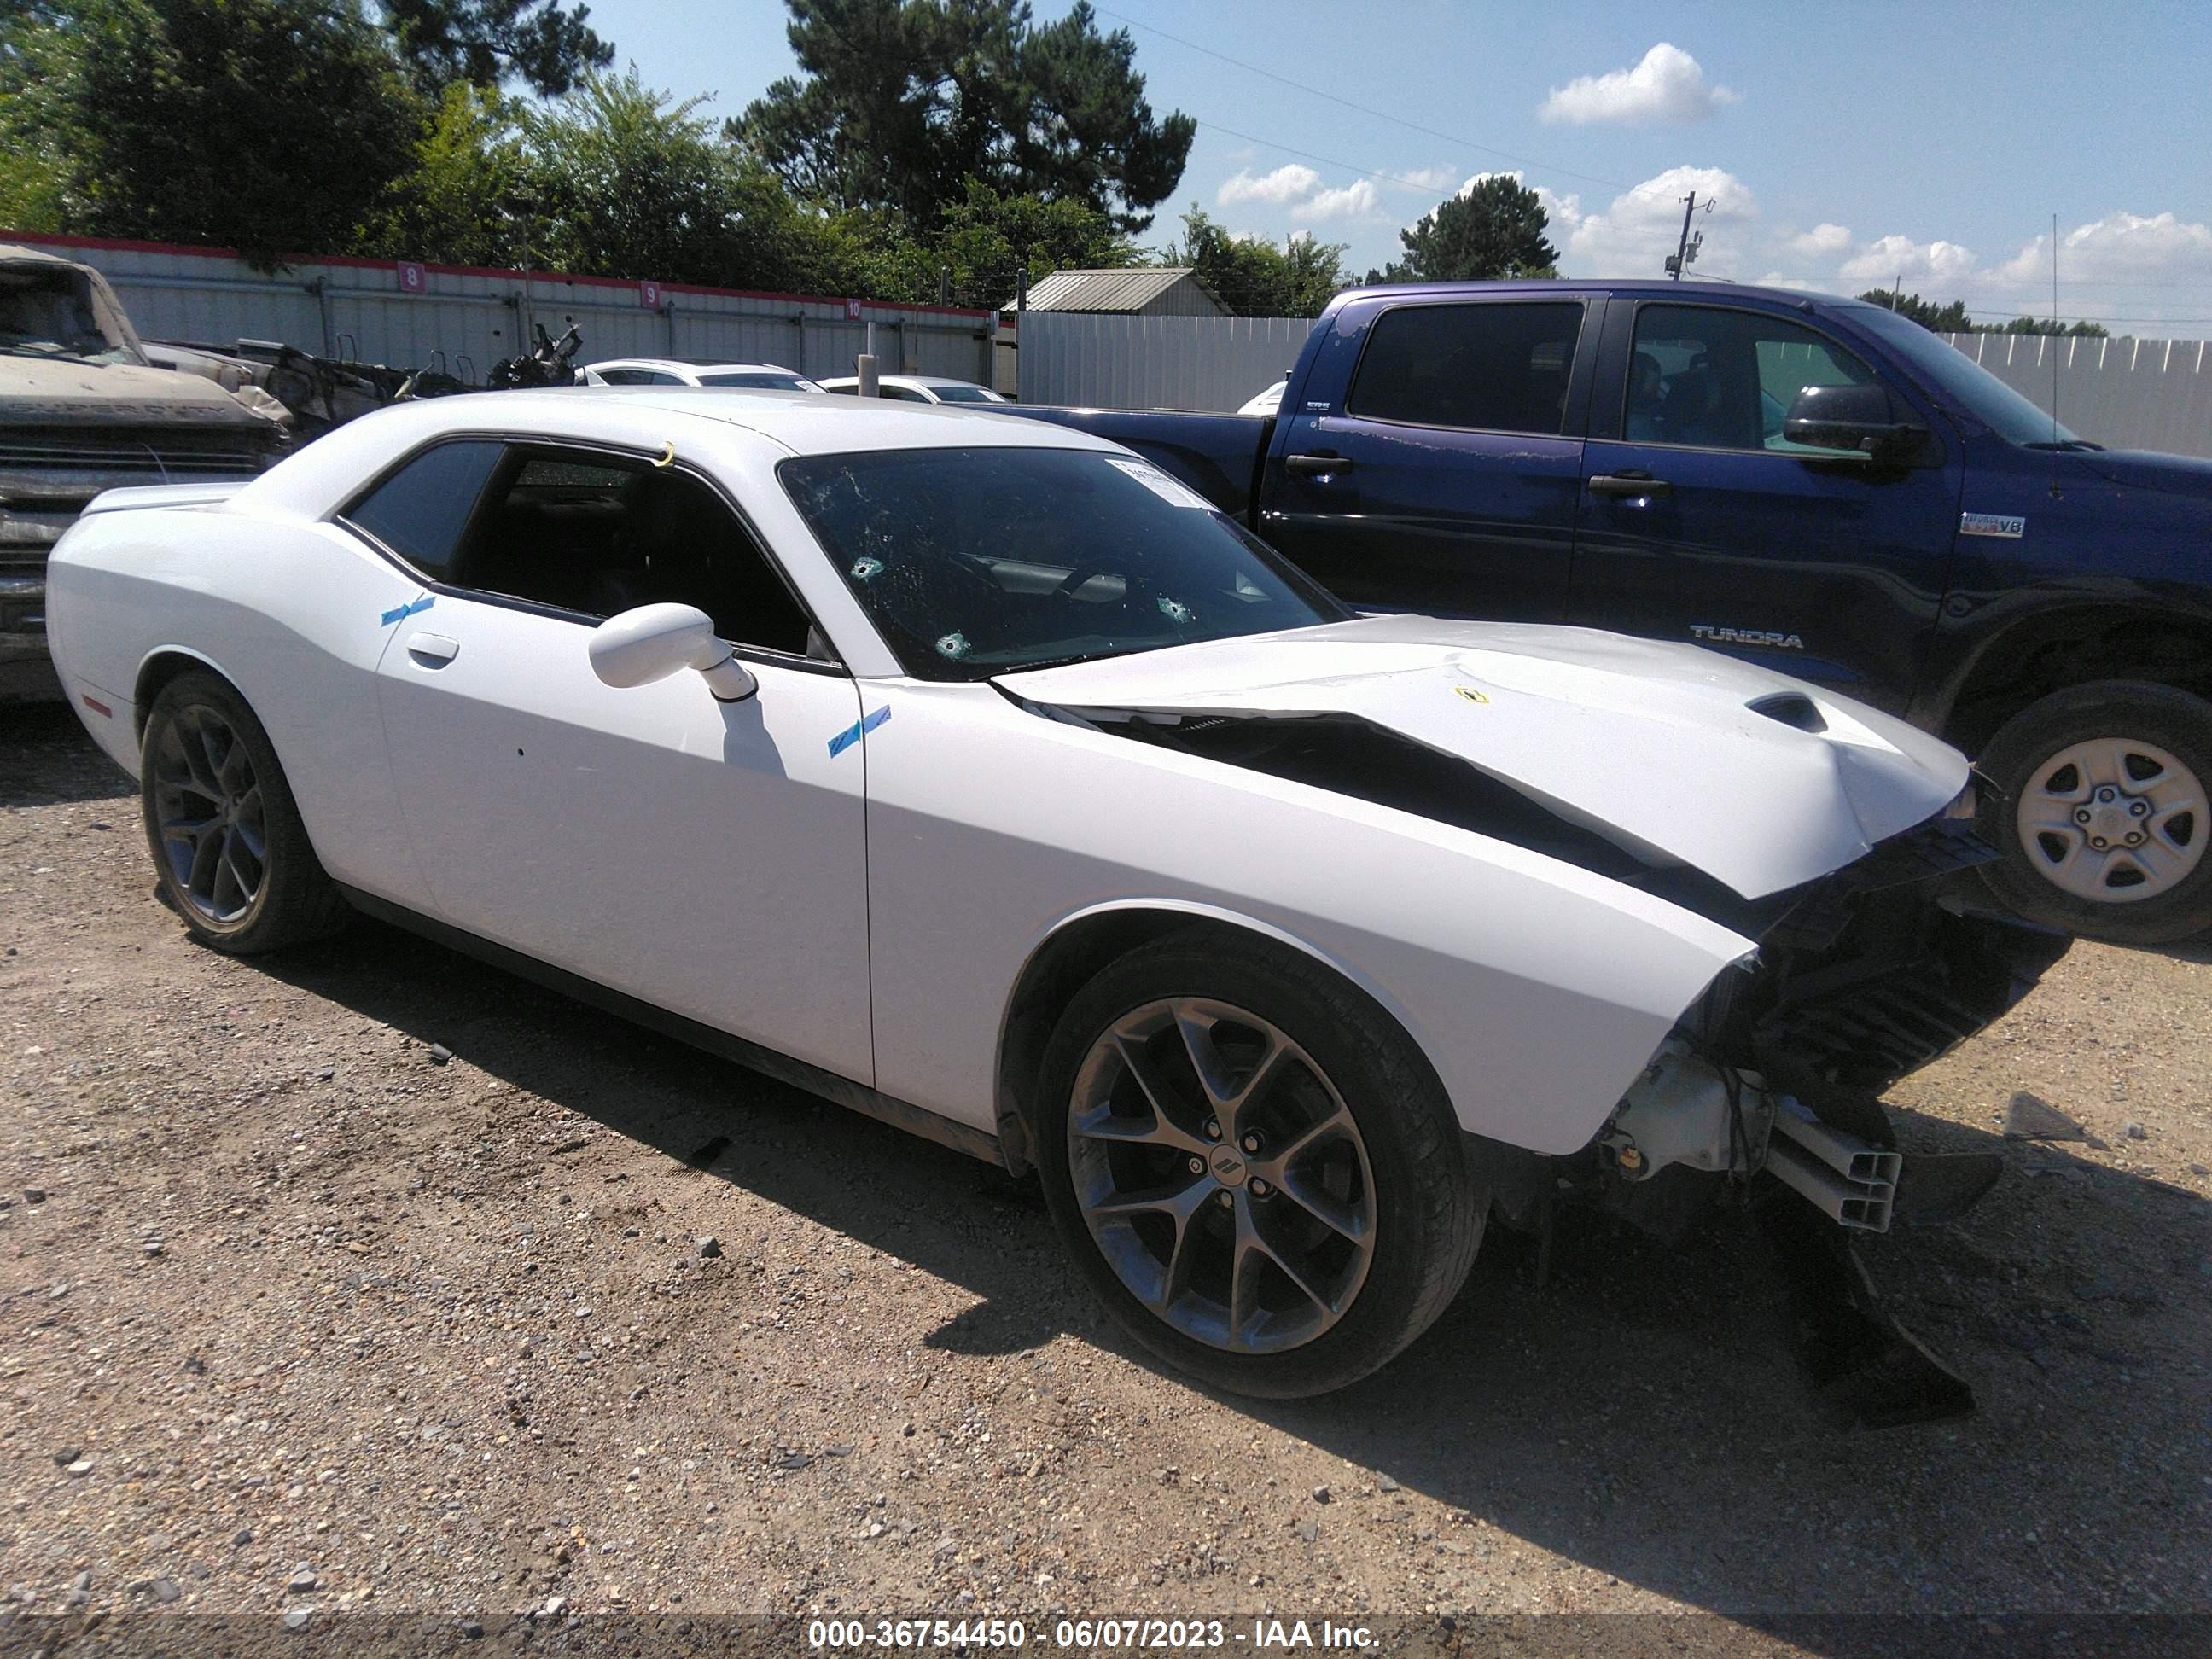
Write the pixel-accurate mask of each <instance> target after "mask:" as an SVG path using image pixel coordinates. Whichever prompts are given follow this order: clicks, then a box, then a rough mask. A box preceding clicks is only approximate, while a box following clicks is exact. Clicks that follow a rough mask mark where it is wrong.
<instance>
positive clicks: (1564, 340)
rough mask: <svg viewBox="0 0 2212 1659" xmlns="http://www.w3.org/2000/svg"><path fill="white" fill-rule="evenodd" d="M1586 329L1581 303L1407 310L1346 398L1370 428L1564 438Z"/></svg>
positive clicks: (1382, 320)
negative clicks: (1382, 424) (1392, 424)
mask: <svg viewBox="0 0 2212 1659" xmlns="http://www.w3.org/2000/svg"><path fill="white" fill-rule="evenodd" d="M1582 326H1583V307H1582V306H1581V305H1580V304H1579V303H1570V304H1554V303H1551V302H1548V301H1547V302H1543V303H1540V304H1526V303H1516V302H1511V301H1492V302H1491V303H1489V304H1485V305H1462V306H1401V307H1398V308H1397V309H1396V310H1395V311H1386V312H1384V313H1383V315H1382V316H1381V317H1379V318H1377V319H1376V321H1375V323H1374V325H1373V326H1372V327H1371V328H1370V331H1369V334H1368V341H1367V349H1366V352H1365V354H1364V356H1362V357H1361V358H1360V360H1359V372H1358V375H1357V377H1356V378H1355V379H1354V380H1353V381H1352V395H1351V396H1350V397H1349V398H1346V402H1345V408H1346V412H1347V413H1348V414H1351V415H1353V416H1358V417H1359V418H1361V419H1363V420H1370V421H1403V422H1407V423H1408V424H1411V425H1413V426H1443V427H1456V428H1463V429H1468V430H1474V431H1480V432H1528V433H1535V434H1554V435H1555V434H1557V433H1558V432H1559V431H1560V430H1561V428H1563V427H1564V426H1565V418H1566V405H1567V376H1568V373H1569V371H1570V370H1571V369H1572V368H1573V367H1574V362H1575V342H1576V341H1577V338H1579V337H1580V336H1581V333H1582Z"/></svg>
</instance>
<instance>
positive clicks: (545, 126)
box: [516, 68, 745, 283]
mask: <svg viewBox="0 0 2212 1659" xmlns="http://www.w3.org/2000/svg"><path fill="white" fill-rule="evenodd" d="M704 101H705V100H703V99H701V98H690V99H686V100H684V101H682V102H680V103H678V102H674V101H672V100H671V99H670V97H669V95H668V94H665V93H663V92H656V91H654V90H653V88H649V87H647V86H646V85H644V83H643V82H641V81H640V80H639V79H638V76H637V70H635V68H632V69H631V70H629V71H628V72H627V73H625V74H623V75H619V76H615V75H607V74H603V73H600V72H599V71H597V70H592V71H588V72H586V75H585V76H584V77H583V79H582V80H581V81H580V82H578V83H577V86H576V88H575V90H574V91H573V92H571V93H570V94H568V96H566V97H565V98H562V99H559V100H555V101H553V102H551V103H548V104H544V105H538V106H526V107H524V108H523V109H522V110H521V111H520V131H521V137H522V147H523V155H522V160H521V165H520V169H519V177H518V179H517V191H516V203H517V209H518V211H519V213H520V218H521V221H522V240H523V245H524V250H525V252H526V255H527V257H528V258H529V259H530V260H531V261H532V263H535V264H541V265H544V266H546V267H548V268H550V269H552V270H572V271H576V272H579V273H580V274H584V275H587V276H659V277H663V278H665V279H667V280H670V281H673V282H692V283H714V282H720V281H722V280H725V278H724V276H723V275H722V273H723V272H724V271H725V270H727V269H728V268H729V267H730V266H731V265H732V263H733V261H734V250H733V247H732V243H733V240H734V238H735V237H736V235H737V234H738V228H739V226H740V225H741V223H742V222H743V221H744V207H745V200H744V192H743V191H741V190H740V188H739V167H738V159H737V158H736V156H734V155H732V153H731V151H730V149H729V148H728V146H727V145H726V144H724V143H722V142H721V141H720V138H719V137H718V136H717V134H716V131H715V129H714V123H713V122H711V121H710V120H709V119H708V118H707V117H705V116H703V115H702V114H700V113H699V109H700V106H701V105H702V103H704Z"/></svg>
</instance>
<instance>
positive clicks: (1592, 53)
mask: <svg viewBox="0 0 2212 1659" xmlns="http://www.w3.org/2000/svg"><path fill="white" fill-rule="evenodd" d="M1034 5H1035V9H1036V13H1037V15H1039V16H1040V17H1054V16H1057V15H1060V14H1061V13H1062V12H1064V11H1065V10H1066V5H1065V4H1063V3H1061V0H1034ZM1097 9H1098V10H1099V12H1100V14H1101V21H1102V22H1103V24H1104V25H1105V26H1106V27H1127V28H1128V29H1129V32H1130V33H1131V34H1132V35H1133V37H1134V39H1135V40H1136V42H1137V66H1138V68H1139V70H1141V71H1142V72H1143V73H1144V74H1145V76H1146V81H1147V94H1148V95H1149V97H1150V98H1151V100H1152V104H1153V106H1154V108H1155V109H1158V110H1163V111H1164V110H1169V109H1181V110H1183V111H1185V112H1188V113H1189V114H1191V115H1193V116H1194V117H1196V118H1197V119H1198V121H1199V124H1200V125H1199V134H1198V139H1197V142H1196V143H1194V145H1193V146H1192V149H1191V155H1190V165H1189V167H1188V170H1187V171H1186V172H1185V173H1184V175H1183V180H1182V187H1181V188H1180V189H1179V190H1178V191H1177V192H1176V196H1175V197H1174V198H1173V200H1172V201H1171V202H1170V203H1168V204H1163V206H1162V208H1161V209H1160V214H1159V222H1158V224H1157V225H1156V226H1155V228H1154V230H1153V232H1152V234H1151V235H1150V236H1149V237H1147V238H1146V240H1163V239H1164V236H1165V234H1168V233H1169V232H1170V231H1171V230H1172V229H1173V228H1174V226H1173V218H1174V216H1175V215H1176V214H1178V213H1180V212H1181V211H1182V210H1183V209H1184V207H1185V206H1187V205H1188V204H1193V203H1195V204H1198V205H1200V206H1202V207H1204V208H1205V209H1206V211H1207V212H1208V213H1210V214H1212V216H1214V217H1216V218H1217V219H1218V220H1220V221H1222V222H1225V223H1226V224H1227V225H1229V226H1230V227H1231V228H1232V229H1235V230H1237V231H1241V232H1249V233H1251V234H1257V235H1263V236H1267V237H1270V238H1273V239H1275V240H1280V239H1281V238H1282V237H1283V236H1285V234H1290V233H1291V232H1293V231H1300V230H1310V231H1312V232H1314V233H1315V234H1317V235H1319V236H1321V237H1322V238H1323V239H1324V240H1329V241H1334V242H1344V243H1348V244H1349V245H1350V249H1351V251H1350V252H1349V253H1348V254H1347V256H1346V263H1347V264H1349V265H1350V266H1351V267H1352V270H1354V271H1355V272H1357V271H1364V270H1367V269H1368V268H1369V267H1370V266H1373V265H1380V264H1383V263H1384V262H1386V261H1387V260H1388V259H1389V258H1391V257H1392V255H1393V254H1394V253H1395V252H1396V251H1397V247H1398V240H1397V231H1398V228H1399V227H1401V225H1405V224H1408V223H1411V222H1413V221H1414V220H1415V219H1417V218H1419V216H1420V215H1421V214H1422V213H1423V212H1425V211H1426V210H1428V209H1430V208H1431V207H1432V206H1434V205H1435V204H1436V203H1437V201H1438V200H1439V199H1441V198H1443V197H1445V196H1447V195H1449V193H1450V192H1451V191H1455V190H1456V189H1459V188H1461V187H1462V185H1464V183H1465V182H1466V181H1467V180H1468V179H1470V178H1472V177H1474V176H1475V175H1478V174H1480V173H1486V172H1492V171H1499V172H1514V173H1519V174H1520V175H1521V176H1522V179H1523V180H1524V181H1525V182H1526V183H1528V184H1529V185H1532V186H1534V187H1536V188H1538V189H1539V190H1541V191H1542V192H1543V195H1544V199H1545V201H1546V204H1547V207H1548V208H1549V209H1550V210H1551V212H1552V216H1553V229H1552V240H1553V242H1554V243H1556V244H1557V245H1559V247H1560V248H1561V250H1562V252H1563V256H1564V257H1563V258H1562V261H1561V264H1562V268H1563V269H1564V270H1566V271H1567V272H1568V274H1570V275H1573V276H1621V275H1650V276H1656V275H1658V274H1660V273H1659V260H1660V259H1661V258H1662V257H1663V255H1664V254H1666V253H1668V252H1672V250H1673V247H1674V239H1675V235H1676V233H1677V232H1678V230H1679V229H1680V220H1681V206H1680V197H1682V196H1683V195H1684V194H1686V192H1687V191H1689V190H1691V189H1692V188H1694V189H1696V190H1697V191H1698V193H1699V197H1701V198H1708V199H1711V200H1712V201H1713V202H1714V203H1715V204H1716V206H1715V209H1714V210H1713V212H1712V213H1711V215H1705V214H1700V215H1699V222H1698V228H1699V229H1700V230H1702V231H1703V232H1704V234H1705V248H1704V252H1703V254H1702V255H1701V257H1700V259H1699V264H1698V265H1697V267H1696V270H1697V274H1699V275H1711V276H1726V277H1732V278H1734V279H1735V280H1737V281H1739V282H1753V281H1769V282H1783V283H1791V284H1797V285H1802V286H1806V287H1810V288H1815V289H1827V290H1831V291H1847V292H1848V291H1857V289H1864V288H1868V287H1872V286H1875V285H1877V284H1879V285H1881V286H1883V287H1887V286H1888V285H1889V284H1890V283H1892V282H1893V281H1894V280H1895V279H1896V278H1897V277H1898V276H1899V274H1900V273H1901V274H1902V276H1903V278H1904V282H1905V287H1906V289H1908V290H1917V291H1918V292H1920V293H1922V294H1923V295H1928V296H1929V297H1931V298H1935V299H1938V300H1944V301H1948V300H1951V299H1954V298H1962V299H1964V300H1966V302H1967V304H1968V306H1969V307H1972V309H1973V310H1975V311H1976V312H1977V313H1987V314H1989V315H1990V316H1992V317H2003V316H2008V315H2011V314H2013V313H2015V312H2017V311H2019V310H2021V309H2022V308H2024V307H2025V308H2029V309H2033V310H2036V311H2038V312H2041V311H2045V310H2047V309H2048V307H2049V306H2050V302H2051V216H2052V215H2053V214H2056V215H2057V217H2058V225H2059V278H2060V299H2059V304H2060V309H2061V310H2062V312H2063V313H2065V314H2066V315H2069V316H2087V317H2094V318H2098V319H2106V320H2107V321H2108V323H2109V325H2110V326H2111V327H2112V330H2113V331H2114V332H2115V333H2136V334H2165V335H2178V336H2182V337H2201V336H2212V94H2208V92H2207V82H2206V80H2205V76H2206V71H2207V65H2208V64H2212V4H2208V3H2204V0H2193V3H2172V4H2130V3H2116V4H2107V5H2104V6H2100V7H2098V8H2094V9H2089V8H2084V7H2082V6H2081V5H2079V4H2078V3H2075V4H2068V5H2062V4H2048V3H2015V4H2010V5H2003V6H1998V5H1982V4H1970V3H1958V4H1945V5H1928V4H1925V3H1918V4H1905V3H1893V0H1880V3H1877V0H1832V3H1829V4H1826V5H1815V4H1813V3H1810V0H1791V3H1787V4H1780V5H1776V4H1754V3H1750V0H1740V3H1720V4H1672V3H1665V0H1643V3H1636V4H1601V3H1588V4H1577V3H1571V0H1547V3H1541V4H1533V5H1532V4H1529V3H1526V0H1522V3H1518V4H1491V3H1478V0H1361V3H1356V4H1355V3H1340V0H1274V3H1269V4H1265V5H1261V4H1246V3H1238V0H1212V3H1194V0H1110V3H1103V4H1099V5H1098V6H1097ZM2085 19H2086V20H2087V21H2085ZM785 21H786V20H785V12H784V9H783V7H782V5H781V3H778V0H738V3H731V4H722V5H717V6H712V7H709V6H705V5H700V4H696V3H691V4H682V3H679V4H672V5H671V4H668V3H665V0H663V3H653V0H594V3H593V4H592V23H593V25H594V26H595V27H598V28H599V31H600V32H601V33H603V34H605V36H607V37H608V38H609V39H610V40H613V41H614V43H615V45H616V46H617V52H618V53H619V56H620V58H623V59H625V60H630V61H634V62H635V64H636V65H637V67H638V70H639V72H640V73H641V75H642V76H644V78H645V79H646V80H647V82H649V83H651V84H653V85H654V86H658V87H661V88H666V89H668V90H671V91H672V92H676V93H678V94H683V95H686V96H689V95H691V94H701V93H705V94H713V97H714V103H713V105H712V106H711V107H712V108H713V109H714V110H715V111H716V112H719V113H723V114H736V113H738V112H739V111H741V110H742V109H743V108H744V106H745V105H746V103H747V102H749V101H750V100H751V99H752V98H754V97H755V96H757V94H759V93H760V91H761V90H762V89H763V88H764V87H766V86H767V85H768V83H769V82H771V81H773V80H775V78H776V77H777V76H781V75H785V74H788V73H790V72H791V71H792V70H793V60H792V58H791V53H790V49H789V47H788V46H787V43H786V41H785V39H784V23H785ZM1171 37H1172V38H1171ZM1271 76H1273V77H1280V78H1279V79H1272V78H1270V77H1271ZM1285 81H1288V82H1298V83H1301V84H1302V86H1303V87H1304V88H1310V90H1299V89H1297V88H1294V87H1292V86H1288V85H1285V84H1283V82H1285ZM1316 94H1330V95H1331V96H1333V98H1334V99H1336V100H1343V101H1341V102H1337V101H1331V98H1330V97H1329V96H1321V95H1316ZM1353 106H1364V109H1362V108H1358V107H1353Z"/></svg>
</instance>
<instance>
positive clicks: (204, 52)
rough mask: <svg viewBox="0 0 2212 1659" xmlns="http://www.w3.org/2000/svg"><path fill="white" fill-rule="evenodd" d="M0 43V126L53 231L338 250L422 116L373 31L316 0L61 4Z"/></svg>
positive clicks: (276, 250)
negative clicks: (24, 158)
mask: <svg viewBox="0 0 2212 1659" xmlns="http://www.w3.org/2000/svg"><path fill="white" fill-rule="evenodd" d="M11 38H12V40H14V43H15V44H14V46H13V48H12V55H13V56H14V58H15V67H13V68H11V69H10V70H9V71H8V75H9V81H10V82H12V83H14V85H15V87H17V88H19V89H18V90H15V91H12V92H9V94H7V96H6V102H7V103H8V105H9V109H8V110H7V111H5V112H0V131H9V133H10V136H11V137H12V135H13V132H14V131H20V130H21V129H23V128H25V127H28V128H30V129H32V130H33V138H32V142H33V146H34V148H33V154H34V155H37V156H39V157H40V169H41V177H42V179H43V180H44V182H42V183H40V185H37V186H36V187H35V188H36V190H37V191H38V194H39V198H40V199H42V200H44V201H45V202H46V204H47V205H48V208H49V210H50V215H51V216H54V217H58V218H59V219H60V220H61V221H62V222H63V228H68V229H70V230H76V231H88V232H92V233H94V234H115V235H128V236H144V237H151V238H156V239H159V240H168V241H179V242H202V243H210V242H211V243H217V244H227V245H228V246H234V247H237V248H239V249H240V250H241V251H243V252H245V253H246V255H247V256H248V257H249V258H252V259H254V260H255V261H257V262H258V263H260V264H264V265H266V264H274V263H275V262H276V259H277V258H278V257H279V256H281V255H282V254H284V253H286V252H322V251H325V250H328V249H332V248H338V247H343V246H347V245H348V244H349V242H350V241H351V240H353V235H354V232H355V229H356V227H357V226H359V225H360V224H361V223H362V222H363V220H364V219H365V218H366V217H367V216H368V214H369V213H370V212H371V211H372V210H373V209H374V204H376V203H377V202H378V200H379V199H380V197H382V196H383V194H384V193H385V191H386V190H387V188H388V187H389V186H390V185H391V184H392V181H393V180H394V179H396V178H398V176H399V174H400V173H403V172H404V171H405V170H406V169H407V167H408V166H409V164H410V160H411V156H410V145H411V143H412V141H413V139H414V137H415V135H416V133H417V132H418V131H420V130H421V127H422V120H423V117H424V110H423V106H422V102H421V100H420V99H419V98H418V97H417V96H416V94H415V93H414V92H413V91H412V90H411V89H410V87H409V86H408V84H407V83H406V81H405V79H404V77H403V76H401V74H400V73H399V71H398V66H397V64H396V63H395V60H394V59H393V57H392V51H391V47H390V44H389V42H388V40H386V37H385V36H384V34H383V33H382V32H381V31H380V30H378V29H377V28H375V27H374V26H373V25H371V24H369V23H368V22H366V21H363V20H362V17H361V16H360V15H359V14H358V13H357V12H356V11H355V10H353V9H351V8H349V7H343V6H340V7H335V8H333V7H331V6H330V5H328V4H327V3H324V0H70V3H67V4H56V5H52V6H50V7H45V8H41V9H39V11H38V13H37V14H36V15H33V18H32V20H31V21H30V22H29V23H28V24H27V26H25V27H22V28H21V29H19V30H17V31H16V32H15V33H14V34H13V36H12V37H11ZM26 77H27V78H28V79H29V80H30V81H31V82H33V84H32V85H30V86H28V87H27V88H26V87H24V86H23V84H22V83H23V80H24V79H25V78H26Z"/></svg>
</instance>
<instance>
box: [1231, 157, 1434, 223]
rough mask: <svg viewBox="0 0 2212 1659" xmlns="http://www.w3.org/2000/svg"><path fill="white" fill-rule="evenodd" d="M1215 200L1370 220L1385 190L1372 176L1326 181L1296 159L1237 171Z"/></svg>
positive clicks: (1308, 216)
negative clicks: (1266, 168) (1266, 170)
mask: <svg viewBox="0 0 2212 1659" xmlns="http://www.w3.org/2000/svg"><path fill="white" fill-rule="evenodd" d="M1447 176H1449V175H1447ZM1214 200H1216V201H1217V202H1218V203H1219V204H1221V205H1222V206H1224V207H1236V206H1239V205H1241V204H1246V203H1252V202H1261V203H1265V204H1267V205H1269V206H1271V207H1279V208H1288V209H1289V210H1291V212H1292V213H1293V214H1295V215H1297V216H1299V217H1300V218H1303V219H1368V218H1372V217H1374V216H1375V215H1376V212H1377V210H1379V209H1380V208H1381V206H1382V202H1383V192H1382V191H1379V190H1377V189H1376V187H1375V184H1374V181H1373V180H1372V179H1353V180H1352V182H1351V183H1350V184H1348V185H1341V186H1340V185H1329V184H1326V183H1324V182H1323V181H1322V176H1321V174H1319V173H1316V172H1315V171H1314V170H1313V169H1312V168H1311V167H1302V166H1300V165H1299V164H1298V163H1297V162H1296V161H1292V162H1289V163H1287V164H1286V165H1285V166H1283V167H1277V168H1276V169H1275V170H1274V171H1273V173H1261V174H1259V175H1258V176H1256V177H1255V176H1254V174H1253V173H1251V172H1250V171H1249V169H1248V170H1246V171H1243V172H1240V173H1233V174H1231V176H1230V177H1229V178H1226V179H1223V180H1222V181H1221V188H1220V189H1219V190H1218V191H1215V192H1214Z"/></svg>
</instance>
